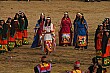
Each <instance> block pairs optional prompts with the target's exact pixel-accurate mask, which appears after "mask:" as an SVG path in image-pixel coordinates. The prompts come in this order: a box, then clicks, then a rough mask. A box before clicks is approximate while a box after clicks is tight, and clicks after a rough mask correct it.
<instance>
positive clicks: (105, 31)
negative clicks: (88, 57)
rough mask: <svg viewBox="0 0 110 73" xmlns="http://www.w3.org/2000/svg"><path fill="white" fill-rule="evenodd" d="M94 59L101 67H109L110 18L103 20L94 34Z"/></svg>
mask: <svg viewBox="0 0 110 73" xmlns="http://www.w3.org/2000/svg"><path fill="white" fill-rule="evenodd" d="M95 49H96V57H97V58H98V59H99V61H100V60H101V61H102V65H103V66H110V18H105V19H104V21H103V22H102V24H100V25H98V27H97V29H96V32H95Z"/></svg>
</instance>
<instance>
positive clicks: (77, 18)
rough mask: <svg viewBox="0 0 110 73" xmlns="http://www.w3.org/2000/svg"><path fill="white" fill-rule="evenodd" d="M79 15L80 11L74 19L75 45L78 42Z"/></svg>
mask: <svg viewBox="0 0 110 73" xmlns="http://www.w3.org/2000/svg"><path fill="white" fill-rule="evenodd" d="M79 17H80V15H79V12H78V13H77V14H76V18H75V20H74V22H73V25H74V38H73V46H75V45H76V43H77V24H76V22H77V21H78V20H79Z"/></svg>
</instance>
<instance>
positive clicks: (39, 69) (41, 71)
mask: <svg viewBox="0 0 110 73" xmlns="http://www.w3.org/2000/svg"><path fill="white" fill-rule="evenodd" d="M51 69H52V64H51V63H48V61H47V57H46V56H42V57H41V64H38V65H37V66H35V67H34V72H35V73H51Z"/></svg>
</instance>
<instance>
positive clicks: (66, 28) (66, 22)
mask: <svg viewBox="0 0 110 73" xmlns="http://www.w3.org/2000/svg"><path fill="white" fill-rule="evenodd" d="M70 28H71V20H70V18H62V21H61V33H70Z"/></svg>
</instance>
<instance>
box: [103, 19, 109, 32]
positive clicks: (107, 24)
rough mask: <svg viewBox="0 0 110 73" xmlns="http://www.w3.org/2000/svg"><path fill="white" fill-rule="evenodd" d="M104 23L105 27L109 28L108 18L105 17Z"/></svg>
mask: <svg viewBox="0 0 110 73" xmlns="http://www.w3.org/2000/svg"><path fill="white" fill-rule="evenodd" d="M104 23H105V24H106V28H107V29H108V30H110V18H105V19H104Z"/></svg>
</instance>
